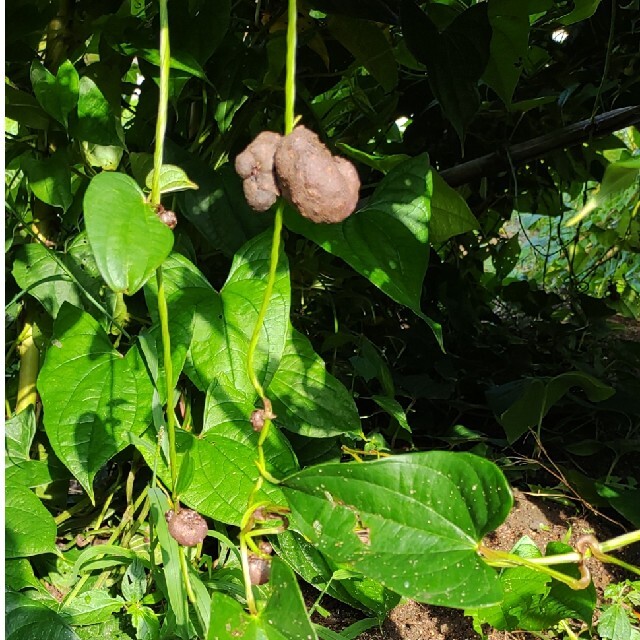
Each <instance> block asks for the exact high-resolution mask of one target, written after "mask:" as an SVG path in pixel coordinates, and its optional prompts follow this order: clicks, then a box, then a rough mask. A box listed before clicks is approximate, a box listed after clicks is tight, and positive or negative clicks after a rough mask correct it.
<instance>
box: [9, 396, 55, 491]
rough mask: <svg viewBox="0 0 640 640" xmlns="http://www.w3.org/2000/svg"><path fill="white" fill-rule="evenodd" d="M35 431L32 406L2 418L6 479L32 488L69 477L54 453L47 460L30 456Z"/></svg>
mask: <svg viewBox="0 0 640 640" xmlns="http://www.w3.org/2000/svg"><path fill="white" fill-rule="evenodd" d="M35 433H36V420H35V414H34V412H33V407H32V406H29V407H27V408H26V409H24V410H23V411H21V412H20V413H19V414H18V415H15V416H13V417H11V418H9V419H8V420H7V421H6V422H5V447H6V456H5V482H7V483H11V484H21V485H23V486H25V487H28V488H34V487H39V486H43V485H47V484H49V483H50V482H52V481H53V480H58V479H62V478H67V477H68V472H67V470H66V469H65V468H64V467H63V466H62V464H60V462H59V461H58V460H57V459H56V457H55V456H54V455H53V454H51V455H49V456H48V459H47V460H46V461H44V460H31V459H30V457H29V453H30V449H31V445H32V442H33V437H34V436H35Z"/></svg>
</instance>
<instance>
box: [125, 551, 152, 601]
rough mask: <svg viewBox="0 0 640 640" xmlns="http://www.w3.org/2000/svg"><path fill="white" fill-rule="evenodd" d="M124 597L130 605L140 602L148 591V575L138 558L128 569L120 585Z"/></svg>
mask: <svg viewBox="0 0 640 640" xmlns="http://www.w3.org/2000/svg"><path fill="white" fill-rule="evenodd" d="M120 588H121V589H122V595H123V596H124V598H125V600H126V601H127V602H129V603H133V602H140V600H142V598H144V594H145V593H146V591H147V573H146V571H145V570H144V565H143V564H142V562H140V560H138V559H137V558H136V559H135V560H134V561H133V562H132V563H131V564H130V565H129V566H128V567H127V570H126V571H125V573H124V576H122V583H121V585H120Z"/></svg>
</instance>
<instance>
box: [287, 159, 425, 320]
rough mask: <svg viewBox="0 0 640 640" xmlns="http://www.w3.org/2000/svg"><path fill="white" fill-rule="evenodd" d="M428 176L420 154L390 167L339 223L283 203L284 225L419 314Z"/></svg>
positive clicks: (423, 271)
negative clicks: (367, 197)
mask: <svg viewBox="0 0 640 640" xmlns="http://www.w3.org/2000/svg"><path fill="white" fill-rule="evenodd" d="M431 175H432V174H431V168H430V164H429V158H428V156H427V155H426V154H422V155H420V156H417V157H416V158H412V159H410V160H407V161H406V162H403V163H401V164H399V165H397V166H396V167H394V168H393V169H392V170H391V171H390V172H389V173H388V174H387V175H386V176H385V177H384V178H383V180H382V181H381V182H380V184H379V185H378V187H377V189H376V190H375V192H374V194H373V195H372V196H371V198H370V200H369V201H368V202H367V204H366V205H365V206H364V208H363V209H360V210H359V211H357V212H356V213H354V214H352V215H351V216H349V217H348V218H347V219H346V220H345V221H344V222H341V223H339V224H330V225H323V224H314V223H312V222H310V221H309V220H306V219H305V218H302V217H301V216H300V215H298V214H297V213H296V212H295V211H293V209H290V208H288V209H287V212H286V215H285V220H286V224H287V226H288V227H289V228H290V229H292V230H293V231H295V232H296V233H301V234H302V235H304V236H306V237H307V238H309V239H310V240H313V241H314V242H316V243H317V244H319V245H320V246H321V247H322V248H323V249H325V250H326V251H328V252H329V253H332V254H334V255H336V256H339V257H340V258H342V259H343V260H345V261H346V262H348V263H349V264H350V265H351V266H352V267H353V268H354V269H355V270H356V271H357V272H358V273H360V274H362V275H363V276H365V277H366V278H368V279H369V280H370V281H371V282H372V283H373V284H374V285H376V286H377V287H378V288H380V289H381V290H382V291H384V292H385V293H386V294H387V295H388V296H389V297H390V298H392V299H393V300H395V301H396V302H399V303H401V304H404V305H406V306H407V307H409V308H410V309H412V310H413V311H414V312H415V313H416V314H418V315H419V316H421V317H423V314H422V312H421V310H420V296H421V293H422V281H423V280H424V275H425V272H426V270H427V262H428V258H429V250H428V241H429V218H430V200H431V195H432V178H431Z"/></svg>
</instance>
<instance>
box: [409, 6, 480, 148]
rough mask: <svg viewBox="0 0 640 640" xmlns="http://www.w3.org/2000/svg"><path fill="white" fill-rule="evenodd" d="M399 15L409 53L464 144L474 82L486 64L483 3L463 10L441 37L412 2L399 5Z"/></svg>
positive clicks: (474, 106)
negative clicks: (424, 71)
mask: <svg viewBox="0 0 640 640" xmlns="http://www.w3.org/2000/svg"><path fill="white" fill-rule="evenodd" d="M400 16H401V23H402V32H403V34H404V37H405V40H406V43H407V46H408V48H409V50H410V51H411V53H413V55H414V56H415V57H416V59H417V60H418V61H419V62H422V63H423V64H425V65H426V67H427V75H428V78H429V84H430V86H431V90H432V91H433V93H434V95H435V96H436V98H437V99H438V102H439V103H440V106H441V107H442V111H443V112H444V114H445V116H446V117H447V118H448V119H449V120H450V121H451V124H453V127H454V128H455V130H456V132H457V133H458V137H459V138H460V140H461V141H462V140H464V134H465V130H466V127H467V125H468V124H469V122H470V121H471V120H472V119H473V117H474V116H475V114H476V112H477V110H478V108H479V106H480V97H479V94H478V89H477V83H478V80H479V79H480V77H481V76H482V74H483V72H484V70H485V68H486V66H487V62H488V61H489V49H490V42H491V25H490V24H489V18H488V15H487V3H486V2H481V3H478V4H475V5H473V6H472V7H469V8H468V9H465V10H464V11H462V13H460V14H459V15H458V16H457V17H456V18H455V19H454V20H453V21H452V22H451V23H450V24H449V25H448V26H447V28H446V29H445V30H444V31H443V32H442V33H440V32H439V31H438V28H437V27H436V25H435V24H434V23H433V21H432V20H431V18H430V17H429V16H427V14H425V13H424V11H422V9H420V7H418V5H417V4H416V3H415V2H414V0H403V2H402V10H401V13H400Z"/></svg>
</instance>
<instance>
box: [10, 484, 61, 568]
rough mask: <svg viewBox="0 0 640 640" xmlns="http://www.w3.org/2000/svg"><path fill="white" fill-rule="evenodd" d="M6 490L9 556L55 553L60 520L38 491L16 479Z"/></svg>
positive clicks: (19, 556)
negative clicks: (55, 516)
mask: <svg viewBox="0 0 640 640" xmlns="http://www.w3.org/2000/svg"><path fill="white" fill-rule="evenodd" d="M5 493H6V508H5V557H7V558H25V557H29V556H35V555H37V554H40V553H55V551H56V524H55V522H54V520H53V516H52V515H51V514H50V513H49V512H48V511H47V510H46V509H45V508H44V507H43V506H42V502H40V500H39V499H38V497H37V496H36V495H35V493H33V491H31V490H30V489H27V487H25V486H24V485H22V484H19V483H17V482H14V481H10V482H7V485H6V487H5Z"/></svg>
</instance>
